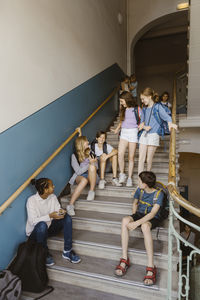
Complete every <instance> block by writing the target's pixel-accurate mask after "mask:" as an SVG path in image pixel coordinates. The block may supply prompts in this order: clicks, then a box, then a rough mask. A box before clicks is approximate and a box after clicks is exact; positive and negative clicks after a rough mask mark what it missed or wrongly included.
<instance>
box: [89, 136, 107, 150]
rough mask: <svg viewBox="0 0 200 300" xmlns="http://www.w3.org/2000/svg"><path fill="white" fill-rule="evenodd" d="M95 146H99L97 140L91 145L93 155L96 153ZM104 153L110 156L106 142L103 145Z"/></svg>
mask: <svg viewBox="0 0 200 300" xmlns="http://www.w3.org/2000/svg"><path fill="white" fill-rule="evenodd" d="M95 144H97V140H96V139H95V140H93V141H92V143H91V150H92V152H93V153H95ZM103 153H105V154H108V150H107V143H106V142H104V143H103Z"/></svg>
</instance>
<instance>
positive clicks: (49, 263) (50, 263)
mask: <svg viewBox="0 0 200 300" xmlns="http://www.w3.org/2000/svg"><path fill="white" fill-rule="evenodd" d="M54 264H55V262H54V260H53V257H52V256H51V255H50V254H48V255H47V258H46V266H47V267H50V266H53V265H54Z"/></svg>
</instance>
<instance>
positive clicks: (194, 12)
mask: <svg viewBox="0 0 200 300" xmlns="http://www.w3.org/2000/svg"><path fill="white" fill-rule="evenodd" d="M199 15H200V1H199V0H192V1H191V7H190V29H189V41H190V42H189V78H188V117H189V118H193V117H194V119H195V117H196V116H199V115H200V20H199Z"/></svg>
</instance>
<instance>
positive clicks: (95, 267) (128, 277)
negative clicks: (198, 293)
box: [48, 250, 177, 292]
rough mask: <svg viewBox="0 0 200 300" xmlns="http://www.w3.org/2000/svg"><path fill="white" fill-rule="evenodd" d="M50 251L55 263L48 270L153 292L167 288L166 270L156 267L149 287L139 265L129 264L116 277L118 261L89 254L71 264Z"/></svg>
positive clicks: (58, 254)
mask: <svg viewBox="0 0 200 300" xmlns="http://www.w3.org/2000/svg"><path fill="white" fill-rule="evenodd" d="M51 253H52V255H53V257H54V260H55V265H54V266H52V267H50V268H48V272H51V269H52V270H55V269H57V270H62V271H64V272H71V273H76V274H82V275H84V276H88V277H90V276H92V277H95V278H101V279H105V280H110V281H115V282H116V281H117V282H118V283H122V284H131V285H132V286H137V287H140V288H142V289H149V290H153V291H154V292H156V291H158V292H159V291H160V290H161V289H162V290H163V291H164V290H165V292H166V289H167V280H166V278H167V271H166V270H163V269H159V268H158V275H157V282H156V284H155V285H153V286H151V287H146V286H145V285H144V284H143V277H144V275H145V267H144V266H141V265H136V264H134V266H132V265H131V267H130V269H129V270H128V271H127V273H126V274H125V275H124V276H123V278H118V277H116V276H115V275H114V270H115V267H116V265H117V264H118V263H119V261H116V260H108V259H106V258H104V259H103V258H97V257H91V256H81V259H82V261H81V263H79V264H72V263H70V262H69V261H67V260H65V259H64V258H62V255H61V252H60V251H56V250H51ZM176 284H177V283H176V282H175V280H173V290H175V289H176V287H177V286H176Z"/></svg>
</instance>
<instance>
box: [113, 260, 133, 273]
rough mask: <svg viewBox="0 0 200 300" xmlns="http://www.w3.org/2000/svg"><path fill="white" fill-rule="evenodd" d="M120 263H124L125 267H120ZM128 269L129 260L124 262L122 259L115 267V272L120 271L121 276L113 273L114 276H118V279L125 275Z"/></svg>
mask: <svg viewBox="0 0 200 300" xmlns="http://www.w3.org/2000/svg"><path fill="white" fill-rule="evenodd" d="M121 263H124V264H125V267H122V266H121ZM129 267H130V261H129V258H128V259H127V260H126V259H124V258H120V262H119V265H117V266H116V268H115V270H121V271H122V274H117V273H116V272H115V275H116V276H118V277H122V276H124V275H125V274H126V271H127V270H128V268H129Z"/></svg>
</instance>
